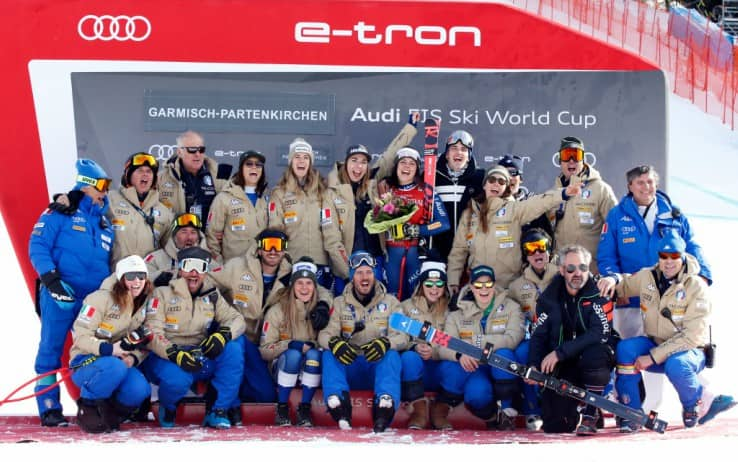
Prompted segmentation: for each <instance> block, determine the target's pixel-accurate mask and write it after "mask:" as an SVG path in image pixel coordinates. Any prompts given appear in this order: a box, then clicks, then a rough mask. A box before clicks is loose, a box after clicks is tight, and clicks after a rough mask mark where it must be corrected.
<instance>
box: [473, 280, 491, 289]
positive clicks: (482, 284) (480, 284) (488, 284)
mask: <svg viewBox="0 0 738 462" xmlns="http://www.w3.org/2000/svg"><path fill="white" fill-rule="evenodd" d="M493 285H495V283H494V282H493V281H487V282H472V286H474V288H475V289H481V288H482V287H485V288H487V289H491V288H492V286H493Z"/></svg>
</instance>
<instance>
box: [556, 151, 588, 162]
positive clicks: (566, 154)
mask: <svg viewBox="0 0 738 462" xmlns="http://www.w3.org/2000/svg"><path fill="white" fill-rule="evenodd" d="M559 159H560V160H561V162H569V161H570V160H575V161H577V162H581V161H582V160H584V151H583V150H582V149H579V148H564V149H562V150H561V151H559Z"/></svg>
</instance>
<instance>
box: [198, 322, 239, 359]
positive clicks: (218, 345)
mask: <svg viewBox="0 0 738 462" xmlns="http://www.w3.org/2000/svg"><path fill="white" fill-rule="evenodd" d="M231 337H232V336H231V328H230V327H225V326H223V327H221V328H219V329H218V330H217V331H215V332H213V333H212V334H210V335H209V336H208V337H207V338H206V339H205V340H203V341H202V342H200V348H202V352H203V354H204V355H205V356H207V357H208V358H210V359H215V358H217V357H218V355H220V354H221V353H222V352H223V348H225V346H226V343H228V342H229V341H230V340H231Z"/></svg>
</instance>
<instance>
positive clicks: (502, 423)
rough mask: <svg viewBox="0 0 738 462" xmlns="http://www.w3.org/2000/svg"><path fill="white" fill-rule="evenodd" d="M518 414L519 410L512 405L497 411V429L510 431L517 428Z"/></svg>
mask: <svg viewBox="0 0 738 462" xmlns="http://www.w3.org/2000/svg"><path fill="white" fill-rule="evenodd" d="M517 416H518V411H516V410H515V409H513V408H511V407H506V408H504V409H501V410H500V411H499V412H498V413H497V430H500V431H503V432H509V431H512V430H515V418H516V417H517Z"/></svg>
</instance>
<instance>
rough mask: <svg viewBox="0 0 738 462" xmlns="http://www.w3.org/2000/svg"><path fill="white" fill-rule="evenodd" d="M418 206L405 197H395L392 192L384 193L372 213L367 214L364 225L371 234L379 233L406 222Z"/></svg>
mask: <svg viewBox="0 0 738 462" xmlns="http://www.w3.org/2000/svg"><path fill="white" fill-rule="evenodd" d="M417 211H418V206H417V205H416V204H414V203H412V202H409V201H408V200H407V199H405V198H404V197H395V196H393V195H392V193H391V192H386V193H384V194H382V196H381V197H380V198H379V202H377V203H376V204H374V208H372V211H371V213H367V214H366V219H365V220H364V227H365V228H366V229H367V231H369V233H370V234H379V233H383V232H385V231H389V230H390V229H391V228H393V227H395V226H397V225H402V224H403V223H406V222H407V221H408V220H409V219H410V217H412V216H413V214H414V213H415V212H417Z"/></svg>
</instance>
